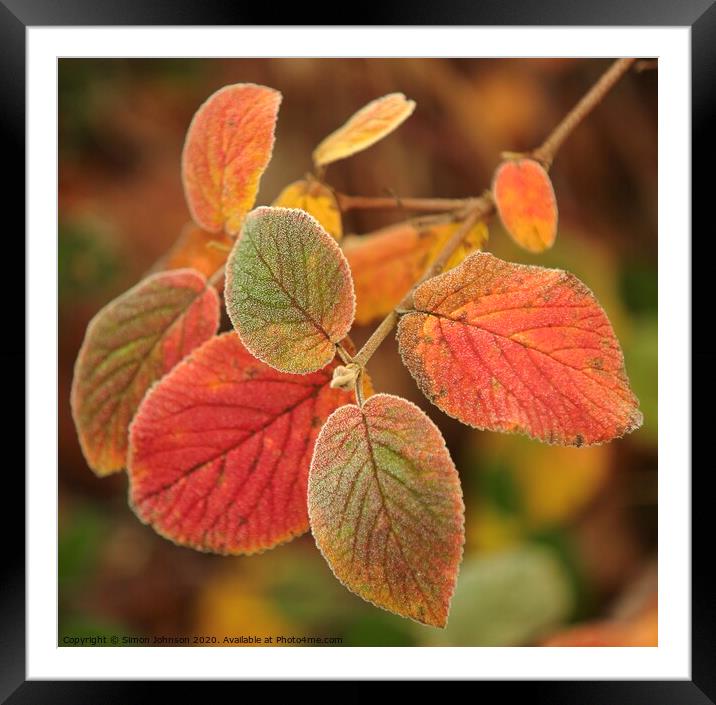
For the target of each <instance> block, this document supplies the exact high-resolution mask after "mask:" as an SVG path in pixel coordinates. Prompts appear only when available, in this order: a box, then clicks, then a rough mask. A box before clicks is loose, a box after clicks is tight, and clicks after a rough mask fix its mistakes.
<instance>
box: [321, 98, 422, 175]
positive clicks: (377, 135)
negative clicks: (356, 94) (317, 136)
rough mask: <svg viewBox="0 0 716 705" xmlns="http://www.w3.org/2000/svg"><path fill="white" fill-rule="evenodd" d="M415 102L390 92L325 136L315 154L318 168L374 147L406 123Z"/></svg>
mask: <svg viewBox="0 0 716 705" xmlns="http://www.w3.org/2000/svg"><path fill="white" fill-rule="evenodd" d="M413 110H415V101H413V100H408V99H407V98H406V97H405V96H404V95H403V94H402V93H390V94H388V95H384V96H383V97H382V98H376V99H375V100H373V101H371V102H370V103H368V105H365V106H364V107H362V108H361V109H360V110H359V111H358V112H357V113H355V114H354V115H353V116H352V117H351V118H350V119H349V120H348V121H347V122H346V123H345V124H344V125H342V126H341V127H339V128H338V129H337V130H336V131H335V132H332V133H331V134H330V135H328V137H326V138H325V139H324V140H323V142H321V144H319V145H318V147H316V149H315V150H314V152H313V162H314V164H315V165H316V166H326V165H327V164H331V163H333V162H336V161H338V160H339V159H345V158H346V157H350V156H351V155H352V154H355V153H356V152H361V151H363V150H364V149H367V148H368V147H370V146H371V145H374V144H375V143H376V142H378V141H379V140H382V139H383V137H385V136H386V135H389V134H390V133H391V132H392V131H393V130H395V128H396V127H399V126H400V125H401V124H402V123H403V122H404V121H405V120H407V119H408V118H409V117H410V116H411V115H412V114H413Z"/></svg>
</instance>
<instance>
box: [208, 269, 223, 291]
mask: <svg viewBox="0 0 716 705" xmlns="http://www.w3.org/2000/svg"><path fill="white" fill-rule="evenodd" d="M225 271H226V263H224V264H222V265H221V267H219V268H218V269H217V270H216V271H215V272H214V273H213V274H212V275H211V276H210V277H209V278H208V280H207V284H208V285H210V286H213V287H215V288H216V289H218V288H219V285H220V284H221V283H222V280H223V279H224V274H225Z"/></svg>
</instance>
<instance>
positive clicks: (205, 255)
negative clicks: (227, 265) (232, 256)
mask: <svg viewBox="0 0 716 705" xmlns="http://www.w3.org/2000/svg"><path fill="white" fill-rule="evenodd" d="M233 244H234V239H233V238H232V237H231V236H229V235H225V234H224V233H208V232H206V230H202V229H201V228H199V227H197V226H196V225H194V224H193V223H189V224H188V225H187V226H186V227H185V228H184V229H183V230H182V233H181V235H180V236H179V239H178V240H177V241H176V243H175V244H174V246H173V247H172V249H171V250H170V251H169V253H168V254H167V256H166V257H165V258H164V260H163V261H162V262H161V268H162V269H165V270H166V269H183V268H185V267H189V268H191V269H196V270H197V271H199V272H201V273H202V274H203V275H204V276H205V277H210V276H211V275H212V274H213V273H214V272H216V271H217V270H218V269H219V267H221V265H222V264H224V262H225V261H226V258H227V257H228V256H229V252H230V251H231V248H232V246H233Z"/></svg>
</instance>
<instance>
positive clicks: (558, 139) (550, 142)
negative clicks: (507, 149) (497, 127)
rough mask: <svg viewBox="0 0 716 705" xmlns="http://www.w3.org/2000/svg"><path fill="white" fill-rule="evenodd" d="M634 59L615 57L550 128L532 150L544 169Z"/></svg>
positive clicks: (534, 157)
mask: <svg viewBox="0 0 716 705" xmlns="http://www.w3.org/2000/svg"><path fill="white" fill-rule="evenodd" d="M635 61H636V59H617V60H616V61H615V62H614V63H613V64H612V65H611V66H610V67H609V68H608V69H607V70H606V71H605V72H604V73H603V74H602V76H601V78H600V79H599V80H598V81H597V82H596V83H595V84H594V85H593V86H592V87H591V88H590V89H589V90H588V91H587V93H585V95H584V96H583V98H582V99H581V100H580V101H579V102H578V103H577V104H576V105H575V106H574V108H572V110H570V111H569V112H568V113H567V115H566V116H565V117H564V119H563V120H562V122H560V123H559V125H557V127H555V128H554V130H552V133H551V134H550V135H549V137H547V139H546V140H545V141H544V142H543V143H542V144H541V145H540V146H539V147H537V149H535V150H534V151H533V152H532V154H531V156H532V158H533V159H536V160H537V161H539V162H541V163H542V164H543V165H544V167H545V169H549V167H550V166H551V164H552V160H553V159H554V156H555V154H557V152H558V151H559V148H560V147H561V146H562V143H563V142H564V140H566V139H567V137H569V135H571V134H572V132H573V131H574V128H575V127H577V125H579V123H580V122H582V120H584V118H585V117H587V115H589V113H591V112H592V110H594V108H596V107H597V105H599V103H601V102H602V99H603V98H604V96H605V95H606V94H607V93H609V91H610V90H611V89H612V88H613V87H614V84H615V83H616V82H617V81H618V80H619V79H620V78H621V77H622V76H623V75H624V74H625V73H626V72H627V71H628V70H629V69H630V68H631V65H632V64H633V63H634V62H635Z"/></svg>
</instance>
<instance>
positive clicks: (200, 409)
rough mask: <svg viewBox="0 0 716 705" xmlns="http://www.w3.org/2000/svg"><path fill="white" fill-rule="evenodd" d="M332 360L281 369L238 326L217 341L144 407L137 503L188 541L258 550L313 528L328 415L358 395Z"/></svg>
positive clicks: (135, 464)
mask: <svg viewBox="0 0 716 705" xmlns="http://www.w3.org/2000/svg"><path fill="white" fill-rule="evenodd" d="M333 366H334V364H333V363H332V364H331V365H329V366H328V367H326V368H324V369H323V370H321V371H319V372H315V373H313V374H310V375H301V376H297V375H290V374H286V373H283V372H278V371H276V370H274V369H273V368H271V367H269V366H268V365H265V364H264V363H262V362H259V361H258V360H256V359H255V358H254V357H252V356H251V355H250V354H249V353H248V352H247V351H246V349H245V348H244V347H243V346H242V344H241V341H240V340H239V338H238V336H237V335H236V333H234V332H230V333H225V334H223V335H220V336H218V337H215V338H212V339H211V340H209V341H207V342H206V343H205V344H204V345H202V346H201V347H200V348H198V349H197V350H196V351H195V352H194V354H193V355H191V357H189V358H188V359H187V360H185V361H184V362H183V363H182V364H181V365H179V366H177V367H176V368H175V369H174V370H173V371H172V372H171V373H170V374H168V375H167V376H166V377H165V378H164V379H163V380H162V381H161V382H160V383H159V384H158V385H157V386H156V387H154V389H152V391H151V392H150V393H149V394H148V395H147V397H146V398H145V400H144V402H143V403H142V405H141V407H140V409H139V411H138V412H137V416H136V418H135V420H134V422H133V423H132V427H131V435H130V457H129V478H130V501H131V503H132V505H133V507H134V510H135V511H136V513H137V514H138V516H139V517H140V519H142V521H144V522H146V523H148V524H151V525H152V526H153V527H154V528H155V529H156V531H157V532H158V533H160V534H161V535H162V536H165V537H166V538H169V539H171V540H172V541H174V542H176V543H178V544H181V545H183V546H190V547H192V548H196V549H199V550H203V551H212V552H214V553H223V554H229V553H231V554H242V553H255V552H258V551H263V550H265V549H267V548H272V547H273V546H276V545H277V544H279V543H282V542H284V541H288V540H289V539H291V538H292V537H294V536H297V535H299V534H302V533H304V532H305V531H306V530H307V529H308V515H307V508H306V486H307V478H308V466H309V463H310V461H311V454H312V453H313V444H314V441H315V438H316V435H317V434H318V431H319V429H320V427H321V425H322V424H323V421H324V420H325V419H326V418H327V417H328V416H329V415H330V414H331V412H333V411H334V409H336V408H337V407H339V406H341V405H342V404H345V403H347V402H349V401H351V400H352V399H353V395H352V394H348V393H346V392H342V391H339V390H336V389H331V388H330V387H329V383H330V381H331V376H332V368H333Z"/></svg>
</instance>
